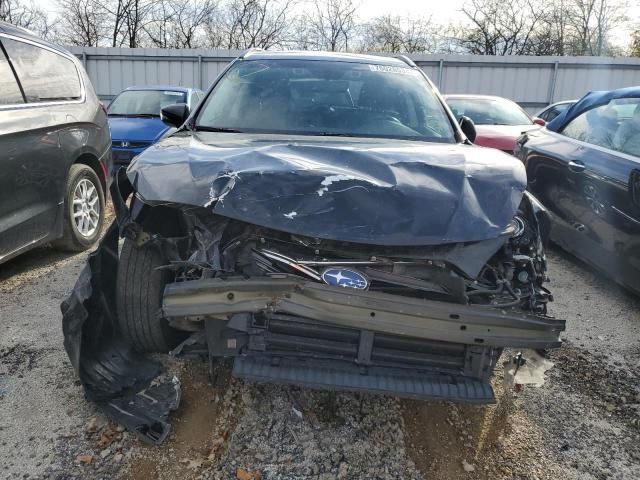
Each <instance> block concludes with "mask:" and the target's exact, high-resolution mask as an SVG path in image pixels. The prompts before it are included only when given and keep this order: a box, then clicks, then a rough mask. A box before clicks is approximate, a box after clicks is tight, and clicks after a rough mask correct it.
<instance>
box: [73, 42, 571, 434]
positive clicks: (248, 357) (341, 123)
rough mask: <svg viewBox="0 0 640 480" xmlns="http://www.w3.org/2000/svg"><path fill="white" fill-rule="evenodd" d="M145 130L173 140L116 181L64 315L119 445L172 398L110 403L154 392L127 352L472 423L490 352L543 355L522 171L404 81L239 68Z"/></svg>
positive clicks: (529, 205)
mask: <svg viewBox="0 0 640 480" xmlns="http://www.w3.org/2000/svg"><path fill="white" fill-rule="evenodd" d="M163 116H164V118H165V119H166V120H167V121H169V122H174V123H175V124H177V125H179V126H181V128H179V129H178V131H177V132H176V133H175V134H173V135H171V136H170V137H168V138H166V139H164V140H162V141H161V142H159V143H158V144H156V145H154V146H152V147H150V148H149V149H148V150H146V151H145V152H144V153H142V154H141V155H139V156H138V157H136V158H135V159H134V161H133V162H132V163H131V165H130V166H129V168H128V169H127V171H126V174H125V172H124V171H121V172H120V174H119V175H118V178H117V180H116V181H115V182H114V186H113V187H112V197H113V199H114V204H115V207H116V215H117V222H116V223H115V224H114V225H112V227H111V229H110V230H109V232H108V233H107V235H106V236H105V238H104V240H103V242H102V245H101V246H100V248H99V249H98V250H97V251H96V252H95V253H94V254H93V255H92V256H91V258H90V259H89V264H88V266H87V268H86V269H85V270H84V271H83V273H82V274H81V277H80V279H79V280H78V284H77V285H76V288H75V290H74V292H73V294H72V295H71V297H70V298H69V299H67V300H66V301H65V303H64V304H63V306H62V309H63V313H64V326H65V342H66V346H67V350H68V352H69V355H70V358H71V360H72V363H73V364H74V367H75V368H76V371H77V372H78V374H79V375H80V378H81V380H82V382H83V384H84V386H85V389H86V391H87V394H88V396H89V397H91V398H92V399H94V400H96V401H98V402H102V403H103V405H105V406H106V408H107V409H111V412H112V413H115V414H116V415H118V414H120V415H121V412H122V411H123V410H126V411H127V414H128V415H129V417H125V418H129V420H130V419H131V417H133V418H136V420H135V422H137V423H135V422H134V423H135V424H134V425H133V427H134V428H135V429H137V431H138V432H139V433H140V432H144V433H143V435H148V436H150V437H152V439H155V440H158V439H159V438H160V437H162V436H163V435H164V433H163V432H164V430H163V429H164V428H165V426H164V424H162V420H161V419H162V415H163V414H166V411H167V410H169V409H171V408H174V407H175V404H176V401H175V391H176V389H177V387H176V380H174V381H173V382H168V383H169V384H171V385H173V386H171V385H169V387H168V390H166V391H164V392H158V391H156V390H159V389H161V388H162V386H163V384H162V383H157V382H156V383H155V384H152V386H151V387H149V388H150V389H151V390H154V392H155V393H154V392H151V393H149V392H150V390H145V392H146V393H145V395H146V396H149V395H151V396H153V395H154V394H157V395H158V396H160V397H162V398H163V399H164V400H167V398H168V397H171V396H172V395H173V400H171V401H165V402H164V403H163V401H164V400H163V401H158V402H155V403H153V407H150V406H149V405H148V404H144V402H145V400H144V399H140V398H137V399H135V400H132V398H133V397H131V396H129V397H127V395H130V394H131V395H134V397H135V392H138V391H139V390H140V388H144V387H145V385H148V382H149V380H150V378H152V377H153V376H154V375H155V374H157V368H156V367H154V366H153V365H154V364H152V363H151V362H150V361H149V360H147V359H145V358H143V357H141V356H138V354H137V353H135V352H134V351H133V350H135V351H137V352H168V351H169V350H172V349H175V348H176V347H178V348H177V349H176V351H180V352H185V351H187V350H190V351H199V352H201V353H205V354H207V355H208V356H209V357H210V358H211V359H212V360H215V359H217V358H222V357H232V358H233V373H234V375H236V376H240V377H244V378H247V379H250V380H255V381H275V382H283V383H289V384H296V385H307V386H311V387H317V388H329V389H343V390H357V391H367V392H377V393H388V394H394V395H401V396H407V397H413V398H425V399H427V398H428V399H447V400H458V401H469V402H477V403H483V402H492V401H494V396H493V391H492V389H491V385H490V383H489V378H490V375H491V373H492V370H493V368H494V366H495V365H496V362H497V360H498V357H499V356H500V354H501V352H502V350H503V348H504V347H518V348H520V347H528V348H536V349H546V348H552V347H558V346H559V345H560V339H559V335H560V332H561V331H563V330H564V326H565V324H564V321H562V320H556V319H553V318H551V317H549V316H547V315H546V312H547V302H549V301H550V300H552V297H551V295H550V293H549V291H548V290H547V289H545V287H544V286H543V283H544V282H545V280H546V274H545V270H546V267H545V255H544V250H543V245H544V243H545V239H546V236H547V230H548V219H547V214H546V212H545V210H544V208H543V207H542V206H541V205H540V204H539V203H538V202H537V201H536V200H535V199H534V198H533V197H532V196H531V195H529V194H528V193H525V186H526V174H525V170H524V167H523V165H522V163H521V162H519V161H517V160H516V159H514V158H513V157H511V156H508V155H505V154H503V153H501V152H499V151H496V150H490V149H484V148H478V147H475V146H473V145H472V144H471V143H470V142H469V140H468V139H467V137H466V136H465V135H464V133H463V132H462V130H461V129H460V127H459V126H458V124H457V122H456V120H455V118H453V117H452V115H451V112H450V111H449V110H448V109H447V107H446V106H445V104H444V102H443V101H442V99H441V98H440V96H439V95H438V93H437V91H436V89H435V88H434V86H433V85H432V84H431V83H430V81H429V80H428V79H427V78H426V76H425V75H424V74H423V73H422V71H421V70H420V69H419V68H417V67H416V66H415V65H414V64H413V63H412V62H410V61H408V60H406V59H395V58H384V57H372V56H360V55H338V54H322V53H315V54H312V53H273V52H251V53H248V54H246V55H245V56H243V57H241V58H238V59H237V60H236V61H234V62H233V63H232V64H231V65H230V66H229V67H228V69H227V70H226V71H225V72H224V73H223V74H222V75H221V76H220V78H219V79H218V80H217V81H216V83H215V84H214V85H213V86H212V88H211V89H210V91H209V92H208V94H207V97H206V99H205V100H204V101H203V102H202V103H201V104H200V105H199V107H198V108H197V109H196V110H195V111H194V112H191V113H190V114H189V112H188V110H187V107H186V106H181V105H173V106H171V107H168V108H166V109H164V111H163ZM183 122H184V124H183ZM466 126H467V127H469V122H468V121H467V123H466ZM471 132H472V124H471ZM471 132H470V134H469V135H470V136H471V135H472V133H471ZM127 201H128V203H127ZM119 236H120V237H124V242H123V244H122V245H121V247H120V248H119V247H118V237H119ZM130 346H132V347H133V350H132V349H131V348H130ZM145 382H146V383H145ZM128 392H129V393H128ZM131 392H133V393H131ZM171 392H173V393H171ZM138 397H139V395H138ZM123 398H124V400H123ZM114 399H115V400H114ZM114 402H115V403H114ZM118 402H119V403H118ZM136 402H138V403H136ZM140 402H142V403H140ZM172 402H173V403H172ZM113 405H117V409H115V408H112V406H113ZM154 408H156V409H157V410H158V411H154V410H153V409H154ZM132 410H135V411H134V412H133V413H132ZM161 410H164V411H161ZM136 416H137V417H136ZM121 417H124V415H121ZM159 419H160V420H159ZM154 422H155V423H154Z"/></svg>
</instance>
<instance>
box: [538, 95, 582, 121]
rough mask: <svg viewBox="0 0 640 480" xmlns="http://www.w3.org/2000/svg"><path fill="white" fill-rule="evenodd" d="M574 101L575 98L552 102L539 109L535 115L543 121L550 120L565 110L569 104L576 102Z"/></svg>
mask: <svg viewBox="0 0 640 480" xmlns="http://www.w3.org/2000/svg"><path fill="white" fill-rule="evenodd" d="M576 101H577V100H564V101H562V102H556V103H553V104H551V105H549V106H548V107H545V108H543V109H542V110H540V111H539V112H538V113H537V114H536V117H537V118H541V119H542V120H544V121H545V123H547V122H550V121H551V120H553V119H554V118H556V117H557V116H558V115H560V114H561V113H562V112H564V111H565V110H567V109H568V108H569V107H570V106H571V105H573V104H574V103H576Z"/></svg>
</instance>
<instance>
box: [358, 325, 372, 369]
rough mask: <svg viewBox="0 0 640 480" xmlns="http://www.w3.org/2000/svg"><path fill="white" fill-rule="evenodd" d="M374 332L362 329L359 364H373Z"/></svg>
mask: <svg viewBox="0 0 640 480" xmlns="http://www.w3.org/2000/svg"><path fill="white" fill-rule="evenodd" d="M373 338H374V333H373V332H372V331H371V330H361V331H360V343H359V344H358V359H357V363H358V365H371V351H372V350H373Z"/></svg>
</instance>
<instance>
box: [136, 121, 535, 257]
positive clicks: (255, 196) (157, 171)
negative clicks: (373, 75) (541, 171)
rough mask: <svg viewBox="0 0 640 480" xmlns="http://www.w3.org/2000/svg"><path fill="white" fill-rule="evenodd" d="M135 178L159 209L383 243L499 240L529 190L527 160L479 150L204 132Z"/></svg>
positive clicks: (149, 156) (146, 164) (173, 145)
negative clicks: (179, 207)
mask: <svg viewBox="0 0 640 480" xmlns="http://www.w3.org/2000/svg"><path fill="white" fill-rule="evenodd" d="M127 175H128V177H129V180H130V182H131V184H132V185H133V187H134V189H135V190H136V191H137V192H138V195H139V196H140V197H141V198H142V199H143V200H144V201H146V202H148V203H167V202H170V203H176V204H184V205H194V206H200V207H206V208H210V209H211V211H212V212H213V213H216V214H219V215H223V216H226V217H230V218H234V219H237V220H241V221H245V222H248V223H252V224H256V225H260V226H264V227H268V228H272V229H275V230H281V231H285V232H290V233H293V234H299V235H304V236H308V237H317V238H324V239H332V240H340V241H348V242H357V243H365V244H375V245H436V244H443V243H454V242H469V241H478V240H486V239H490V238H496V237H498V236H500V234H501V232H502V231H503V230H504V229H505V227H506V226H507V224H508V223H509V222H510V221H511V219H512V217H513V215H514V213H515V212H516V209H517V208H518V205H519V203H520V200H521V198H522V193H523V191H524V189H525V186H526V173H525V170H524V167H523V165H522V163H520V162H519V161H518V160H516V159H515V158H513V157H511V156H509V155H506V154H503V153H501V152H498V151H496V150H491V149H484V148H479V147H474V146H469V145H460V144H439V143H425V142H417V141H407V140H389V139H362V138H359V139H356V138H335V137H333V138H328V137H308V136H287V137H284V136H282V137H281V136H274V135H247V134H232V133H203V132H197V133H186V132H183V133H179V134H176V135H173V136H172V137H169V138H167V139H165V140H163V141H161V142H160V143H158V144H156V145H154V146H152V147H151V148H149V149H147V150H146V151H145V152H144V153H142V154H141V155H139V156H138V157H136V159H135V160H134V161H133V162H132V164H131V165H130V167H129V169H128V171H127Z"/></svg>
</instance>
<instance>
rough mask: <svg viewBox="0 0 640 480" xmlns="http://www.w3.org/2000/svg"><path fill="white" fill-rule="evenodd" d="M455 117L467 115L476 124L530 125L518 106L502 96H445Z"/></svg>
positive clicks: (529, 121)
mask: <svg viewBox="0 0 640 480" xmlns="http://www.w3.org/2000/svg"><path fill="white" fill-rule="evenodd" d="M447 105H449V108H451V111H453V113H454V115H455V116H456V118H460V117H462V116H465V117H469V118H470V119H471V120H473V123H475V124H476V125H532V124H533V122H532V121H531V119H530V118H529V116H528V115H527V114H526V113H525V112H524V111H523V110H522V109H521V108H520V106H519V105H518V104H517V103H515V102H512V101H511V100H507V99H504V98H447Z"/></svg>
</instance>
